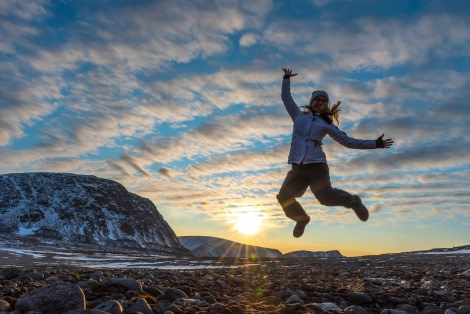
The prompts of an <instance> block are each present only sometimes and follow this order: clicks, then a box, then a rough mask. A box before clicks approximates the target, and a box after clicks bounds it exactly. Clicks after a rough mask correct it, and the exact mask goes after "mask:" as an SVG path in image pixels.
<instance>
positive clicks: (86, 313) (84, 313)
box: [28, 310, 109, 314]
mask: <svg viewBox="0 0 470 314" xmlns="http://www.w3.org/2000/svg"><path fill="white" fill-rule="evenodd" d="M28 314H30V313H28ZM64 314H109V313H108V312H104V311H100V310H72V311H68V312H65V313H64Z"/></svg>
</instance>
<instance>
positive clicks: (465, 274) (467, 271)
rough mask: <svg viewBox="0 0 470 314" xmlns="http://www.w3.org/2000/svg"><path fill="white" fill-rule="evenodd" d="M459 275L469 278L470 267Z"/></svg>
mask: <svg viewBox="0 0 470 314" xmlns="http://www.w3.org/2000/svg"><path fill="white" fill-rule="evenodd" d="M460 276H464V277H467V278H470V269H468V270H466V271H464V272H463V273H461V274H460Z"/></svg>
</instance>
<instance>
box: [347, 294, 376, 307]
mask: <svg viewBox="0 0 470 314" xmlns="http://www.w3.org/2000/svg"><path fill="white" fill-rule="evenodd" d="M349 299H350V300H351V302H352V303H354V304H364V303H370V302H372V298H371V297H370V295H368V294H367V293H364V292H358V291H355V292H352V293H351V294H350V295H349Z"/></svg>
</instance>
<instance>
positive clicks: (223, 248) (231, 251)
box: [178, 236, 343, 258]
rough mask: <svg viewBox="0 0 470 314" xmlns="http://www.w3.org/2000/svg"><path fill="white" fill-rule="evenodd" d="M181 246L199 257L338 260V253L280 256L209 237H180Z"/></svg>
mask: <svg viewBox="0 0 470 314" xmlns="http://www.w3.org/2000/svg"><path fill="white" fill-rule="evenodd" d="M178 239H179V240H180V243H181V245H183V246H184V247H185V248H186V249H188V250H190V251H191V252H192V253H193V254H194V255H195V256H199V257H240V258H252V257H257V258H338V257H343V255H341V253H340V252H339V251H336V250H335V251H327V252H312V251H295V252H290V253H286V254H282V252H281V251H279V250H276V249H270V248H265V247H260V246H253V245H248V244H243V243H239V242H234V241H230V240H227V239H222V238H217V237H209V236H181V237H178Z"/></svg>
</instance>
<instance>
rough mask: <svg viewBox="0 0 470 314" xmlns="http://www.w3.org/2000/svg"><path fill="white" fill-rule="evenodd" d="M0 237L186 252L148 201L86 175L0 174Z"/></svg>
mask: <svg viewBox="0 0 470 314" xmlns="http://www.w3.org/2000/svg"><path fill="white" fill-rule="evenodd" d="M0 233H1V234H4V235H5V234H7V235H12V236H16V237H22V238H27V237H40V238H44V239H50V240H55V241H65V242H67V243H77V244H96V245H101V246H107V247H110V248H119V247H122V248H146V249H156V250H163V251H168V252H172V251H181V252H187V250H185V249H184V248H183V247H182V246H181V245H180V243H179V241H178V238H177V237H176V235H175V233H174V232H173V230H172V229H171V227H170V226H169V225H168V223H167V222H166V221H165V220H164V219H163V216H162V215H161V214H160V213H159V212H158V210H157V208H156V207H155V205H154V204H153V203H152V202H151V201H150V200H148V199H146V198H142V197H140V196H138V195H135V194H133V193H130V192H128V191H127V190H126V189H125V188H124V187H123V186H122V185H121V184H119V183H117V182H115V181H112V180H107V179H101V178H98V177H95V176H90V175H76V174H68V173H18V174H6V175H0Z"/></svg>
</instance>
